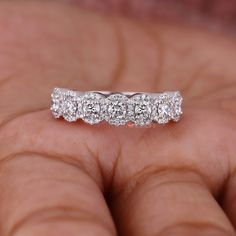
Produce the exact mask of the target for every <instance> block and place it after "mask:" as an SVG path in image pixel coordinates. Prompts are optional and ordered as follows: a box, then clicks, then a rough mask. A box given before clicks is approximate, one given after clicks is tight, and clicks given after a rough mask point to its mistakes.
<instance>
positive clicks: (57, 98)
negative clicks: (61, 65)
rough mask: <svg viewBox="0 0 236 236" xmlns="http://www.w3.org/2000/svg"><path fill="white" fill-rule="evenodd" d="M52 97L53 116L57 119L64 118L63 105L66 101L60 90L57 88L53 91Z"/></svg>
mask: <svg viewBox="0 0 236 236" xmlns="http://www.w3.org/2000/svg"><path fill="white" fill-rule="evenodd" d="M51 97H52V105H51V111H52V114H53V116H54V117H55V118H60V117H61V116H62V107H61V104H62V101H63V99H64V96H63V93H62V91H61V90H60V89H58V88H55V89H54V90H53V93H52V95H51Z"/></svg>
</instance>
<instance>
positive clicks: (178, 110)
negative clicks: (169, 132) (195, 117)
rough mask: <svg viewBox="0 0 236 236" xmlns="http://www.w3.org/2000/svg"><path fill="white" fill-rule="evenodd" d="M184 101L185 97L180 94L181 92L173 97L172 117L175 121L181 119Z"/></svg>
mask: <svg viewBox="0 0 236 236" xmlns="http://www.w3.org/2000/svg"><path fill="white" fill-rule="evenodd" d="M182 102H183V98H182V96H181V95H180V93H179V92H176V93H175V94H174V96H173V97H172V106H173V112H172V119H173V121H176V122H177V121H179V119H180V117H181V115H182V114H183V111H182Z"/></svg>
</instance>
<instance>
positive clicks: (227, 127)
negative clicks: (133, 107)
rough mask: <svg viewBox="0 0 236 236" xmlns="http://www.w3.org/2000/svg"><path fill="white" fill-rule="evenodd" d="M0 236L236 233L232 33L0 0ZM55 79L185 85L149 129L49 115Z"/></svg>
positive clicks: (108, 85) (116, 86)
mask: <svg viewBox="0 0 236 236" xmlns="http://www.w3.org/2000/svg"><path fill="white" fill-rule="evenodd" d="M0 35H1V36H0V52H1V53H0V110H1V113H0V193H1V194H0V225H1V227H0V235H1V236H12V235H14V236H32V235H34V236H38V235H40V236H41V235H45V236H49V235H50V236H54V235H58V232H60V235H71V236H73V235H76V236H77V235H88V236H90V235H96V236H115V235H124V236H126V235H128V236H133V235H135V236H154V235H158V236H159V235H160V236H166V235H168V236H169V235H170V236H171V235H175V236H178V235H181V236H182V235H193V236H195V235H201V236H205V235H216V236H218V235H219V236H233V235H235V230H234V227H235V226H236V203H235V195H236V188H235V186H236V177H235V168H236V159H235V153H236V146H235V143H236V70H235V61H236V44H235V39H233V38H231V37H230V36H227V35H222V34H218V33H213V32H209V31H208V30H206V29H201V28H193V27H190V26H183V25H180V24H177V23H175V24H174V23H166V22H163V21H161V20H153V21H144V20H138V19H134V18H125V17H119V16H112V15H108V14H102V13H98V12H95V11H89V10H83V9H81V8H79V7H75V6H70V5H67V4H62V3H42V2H41V3H40V2H34V1H29V2H26V1H24V2H19V1H16V2H14V1H9V2H1V3H0ZM54 87H68V88H74V89H77V90H118V91H119V90H121V91H122V90H134V91H139V90H142V91H162V90H181V91H182V93H183V96H184V117H183V119H182V120H181V121H180V122H179V123H171V124H168V125H165V126H156V127H153V128H149V129H145V128H135V127H111V126H109V125H107V124H99V125H97V126H89V125H86V124H84V123H83V122H81V121H79V122H76V123H72V124H69V123H67V122H65V121H63V120H55V119H53V118H52V116H51V114H50V111H49V108H48V107H49V105H50V93H51V91H52V89H53V88H54Z"/></svg>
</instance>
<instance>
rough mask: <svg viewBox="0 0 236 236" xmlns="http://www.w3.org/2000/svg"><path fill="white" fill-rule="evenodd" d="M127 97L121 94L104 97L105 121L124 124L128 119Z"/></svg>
mask: <svg viewBox="0 0 236 236" xmlns="http://www.w3.org/2000/svg"><path fill="white" fill-rule="evenodd" d="M127 110H128V98H127V97H126V96H125V95H122V94H113V95H110V96H109V97H108V98H107V99H106V115H105V119H106V121H107V122H109V123H110V124H113V125H117V126H118V125H124V124H125V123H126V122H127V121H128V116H127Z"/></svg>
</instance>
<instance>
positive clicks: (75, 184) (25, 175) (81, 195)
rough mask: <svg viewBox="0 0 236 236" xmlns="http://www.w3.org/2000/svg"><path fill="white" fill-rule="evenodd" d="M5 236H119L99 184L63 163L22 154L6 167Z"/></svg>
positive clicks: (0, 185)
mask: <svg viewBox="0 0 236 236" xmlns="http://www.w3.org/2000/svg"><path fill="white" fill-rule="evenodd" d="M0 191H1V201H0V224H1V231H0V234H1V235H2V236H7V235H14V236H15V235H16V236H32V235H34V236H37V235H40V236H42V235H44V236H47V235H48V236H49V235H50V236H53V235H55V236H56V235H58V234H60V235H70V236H73V235H75V236H77V235H88V236H90V235H96V236H97V235H98V236H99V235H100V236H114V235H116V231H115V227H114V225H113V221H112V219H111V216H110V213H109V210H108V208H107V206H106V203H105V200H104V198H103V195H102V193H101V190H100V188H99V187H98V185H97V183H96V182H95V181H94V180H93V179H92V178H91V177H89V176H88V174H86V173H85V172H84V171H83V170H82V167H80V166H79V165H72V164H66V163H65V162H64V161H63V159H60V158H59V157H56V158H53V157H51V156H47V155H46V154H45V155H40V154H36V153H35V154H33V153H22V154H19V155H17V154H15V155H11V156H10V157H8V158H4V160H2V161H1V164H0Z"/></svg>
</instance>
